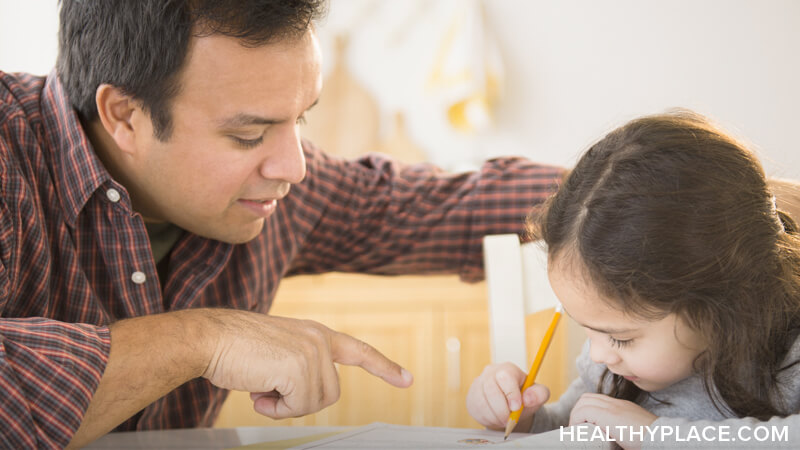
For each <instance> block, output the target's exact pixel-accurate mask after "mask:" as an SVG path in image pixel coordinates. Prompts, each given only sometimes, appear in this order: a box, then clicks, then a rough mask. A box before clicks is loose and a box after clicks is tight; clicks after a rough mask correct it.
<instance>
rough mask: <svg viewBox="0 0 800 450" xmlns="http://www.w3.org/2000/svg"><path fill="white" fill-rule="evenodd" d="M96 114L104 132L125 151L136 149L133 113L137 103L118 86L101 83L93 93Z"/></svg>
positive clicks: (129, 151)
mask: <svg viewBox="0 0 800 450" xmlns="http://www.w3.org/2000/svg"><path fill="white" fill-rule="evenodd" d="M95 102H96V104H97V115H98V116H99V118H100V122H101V123H102V124H103V128H104V129H105V130H106V133H108V135H109V136H110V137H111V139H113V140H114V142H115V143H116V144H117V147H119V149H120V150H122V151H123V152H125V153H133V152H134V151H135V150H136V130H135V128H134V126H133V115H134V113H135V112H136V110H137V109H139V107H138V103H137V102H136V101H135V100H133V99H132V98H131V97H130V96H129V95H127V94H125V93H123V92H122V90H121V89H119V88H118V87H115V86H112V85H110V84H101V85H100V86H99V87H98V88H97V92H96V94H95Z"/></svg>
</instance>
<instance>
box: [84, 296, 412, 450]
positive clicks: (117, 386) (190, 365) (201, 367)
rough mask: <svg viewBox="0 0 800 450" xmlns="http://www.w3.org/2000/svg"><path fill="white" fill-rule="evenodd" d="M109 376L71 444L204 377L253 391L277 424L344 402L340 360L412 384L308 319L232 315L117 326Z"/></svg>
mask: <svg viewBox="0 0 800 450" xmlns="http://www.w3.org/2000/svg"><path fill="white" fill-rule="evenodd" d="M109 328H110V330H111V352H110V353H109V356H108V363H107V364H106V368H105V371H104V372H103V377H102V378H101V379H100V384H99V385H98V386H97V389H96V390H95V392H94V396H93V397H92V400H91V402H90V404H89V408H88V409H87V410H86V414H85V415H84V416H83V420H82V421H81V426H80V427H79V428H78V430H77V431H76V432H75V435H74V436H73V437H72V441H71V442H70V447H82V446H84V445H86V444H88V443H89V442H91V441H93V440H94V439H97V438H98V437H99V436H101V435H103V434H105V433H108V432H109V431H111V430H112V429H113V428H114V427H115V426H117V425H119V424H120V423H122V422H123V421H124V420H126V419H128V418H129V417H131V416H132V415H134V414H136V412H137V411H140V410H141V409H142V408H145V407H146V406H147V405H149V404H151V403H153V402H154V401H156V400H158V399H159V398H161V397H163V396H164V395H166V394H167V393H169V392H170V391H171V390H173V389H175V388H177V387H178V386H180V385H182V384H184V383H186V382H187V381H189V380H192V379H194V378H197V377H205V378H208V379H209V380H210V381H211V382H212V383H214V384H215V385H217V386H219V387H222V388H227V389H237V390H243V391H250V392H261V393H262V394H256V395H254V401H255V409H256V411H258V412H260V413H262V414H265V415H267V416H270V417H273V418H282V417H294V416H301V415H304V414H309V413H313V412H315V411H319V410H320V409H322V408H324V407H326V406H328V405H330V404H332V403H333V402H335V401H336V399H337V398H338V397H339V378H338V375H337V374H336V368H335V366H334V363H341V364H348V365H355V366H361V367H363V368H364V369H366V370H367V371H368V372H370V373H372V374H373V375H376V376H379V377H381V378H383V379H384V380H386V381H387V382H388V383H389V384H392V385H394V386H398V387H407V386H410V385H411V383H412V377H411V374H410V373H408V371H406V370H405V369H403V368H401V367H400V366H399V365H397V364H396V363H394V362H392V361H391V360H390V359H388V358H386V357H385V356H383V355H382V354H381V353H380V352H378V351H377V350H375V349H374V348H372V347H370V346H369V345H367V344H365V343H364V342H361V341H359V340H358V339H355V338H353V337H350V336H348V335H346V334H342V333H337V332H335V331H333V330H330V329H329V328H327V327H325V326H323V325H321V324H319V323H316V322H311V321H308V320H295V319H287V318H282V317H272V316H268V315H265V314H258V313H254V312H248V311H237V310H229V309H187V310H182V311H175V312H170V313H164V314H154V315H149V316H142V317H136V318H133V319H126V320H121V321H119V322H116V323H114V324H112V325H111V326H110V327H109Z"/></svg>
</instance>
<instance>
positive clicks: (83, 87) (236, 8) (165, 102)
mask: <svg viewBox="0 0 800 450" xmlns="http://www.w3.org/2000/svg"><path fill="white" fill-rule="evenodd" d="M325 6H326V1H325V0H61V13H60V26H59V32H58V42H59V52H58V61H57V64H56V69H57V71H58V76H59V78H60V79H61V82H62V84H63V85H64V89H65V90H66V92H67V95H68V97H69V100H70V102H71V103H72V106H73V107H74V108H75V109H76V110H77V111H78V113H79V114H80V116H81V118H82V119H83V120H87V121H88V120H94V119H96V118H97V105H96V103H95V93H96V92H97V87H98V86H100V85H101V84H110V85H112V86H115V87H117V88H119V89H121V90H122V91H123V92H125V93H126V94H128V95H130V96H131V97H133V98H135V99H136V100H138V101H140V102H141V104H142V107H143V109H144V110H145V111H147V112H148V113H149V114H150V117H151V120H152V122H153V129H154V133H155V135H156V137H157V138H158V139H159V140H162V141H164V140H167V139H169V137H170V135H171V132H172V121H171V114H170V101H171V100H172V99H173V98H174V97H175V95H176V94H177V93H178V92H179V90H180V84H179V76H180V75H179V74H180V69H181V68H182V66H183V64H184V62H185V60H186V55H187V53H188V48H189V42H190V39H191V38H192V37H200V36H209V35H213V34H222V35H225V36H230V37H234V38H237V39H240V40H241V43H242V45H244V46H248V47H258V46H261V45H266V44H270V43H273V42H277V41H281V40H287V39H291V38H296V37H300V36H302V35H303V34H304V33H305V32H306V31H307V30H308V29H309V27H310V26H311V23H312V21H314V20H316V19H319V18H320V17H322V16H323V15H324V14H325Z"/></svg>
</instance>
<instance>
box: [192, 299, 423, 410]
mask: <svg viewBox="0 0 800 450" xmlns="http://www.w3.org/2000/svg"><path fill="white" fill-rule="evenodd" d="M209 311H210V312H211V314H210V316H209V318H210V322H211V323H212V324H214V325H213V326H212V328H213V329H215V330H216V332H215V333H212V334H211V336H214V342H213V343H211V346H210V348H211V349H212V352H211V357H210V359H209V364H208V367H207V368H206V370H205V372H204V373H203V375H202V376H203V377H204V378H207V379H208V380H209V381H210V382H211V383H213V384H214V385H216V386H218V387H221V388H225V389H233V390H238V391H247V392H251V398H252V399H253V402H254V408H255V410H256V412H258V413H260V414H263V415H265V416H268V417H271V418H273V419H282V418H286V417H299V416H303V415H306V414H310V413H314V412H316V411H319V410H321V409H323V408H325V407H327V406H330V405H331V404H333V403H334V402H336V400H338V399H339V376H338V374H337V372H336V367H335V365H334V363H340V364H347V365H351V366H360V367H362V368H364V369H365V370H366V371H367V372H369V373H371V374H373V375H375V376H378V377H380V378H382V379H383V380H385V381H386V382H387V383H389V384H391V385H393V386H397V387H408V386H410V385H411V383H412V381H413V379H412V376H411V374H410V373H409V372H408V371H406V370H405V369H403V368H402V367H400V366H399V365H398V364H397V363H395V362H393V361H391V360H390V359H388V358H387V357H385V356H384V355H383V354H381V353H380V352H379V351H377V350H376V349H375V348H373V347H372V346H370V345H369V344H367V343H365V342H362V341H360V340H358V339H356V338H353V337H351V336H348V335H346V334H343V333H339V332H336V331H333V330H331V329H329V328H328V327H326V326H324V325H322V324H319V323H317V322H313V321H310V320H297V319H290V318H285V317H274V316H268V315H264V314H256V313H251V312H246V311H236V310H209Z"/></svg>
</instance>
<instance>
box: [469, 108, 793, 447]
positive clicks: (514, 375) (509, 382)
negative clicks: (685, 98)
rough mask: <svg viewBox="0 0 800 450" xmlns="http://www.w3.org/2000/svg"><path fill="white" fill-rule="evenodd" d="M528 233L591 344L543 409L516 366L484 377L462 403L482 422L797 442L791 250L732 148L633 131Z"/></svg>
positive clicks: (715, 141) (758, 180)
mask: <svg viewBox="0 0 800 450" xmlns="http://www.w3.org/2000/svg"><path fill="white" fill-rule="evenodd" d="M530 230H531V233H532V236H533V237H534V238H536V239H541V240H542V241H543V242H544V243H545V244H546V245H547V251H548V273H549V277H550V282H551V285H552V287H553V290H554V292H555V293H556V295H557V296H558V298H559V299H560V300H561V302H562V304H563V306H564V309H565V311H566V312H567V313H568V314H569V315H570V316H571V317H572V319H573V320H575V321H576V322H577V323H578V324H580V325H581V326H583V327H584V328H585V329H586V332H587V334H588V342H587V345H586V346H585V347H584V351H583V353H582V354H581V355H580V356H579V357H578V360H577V365H578V370H579V372H580V377H579V378H578V379H576V380H575V381H574V382H573V383H572V384H571V386H570V387H569V389H568V390H567V392H565V393H564V395H563V396H562V397H561V398H560V399H559V400H558V401H557V402H555V403H553V404H549V405H545V406H542V405H543V404H544V403H545V402H546V401H547V399H548V397H549V392H548V390H547V388H545V387H544V386H541V385H534V386H532V387H531V388H530V389H528V390H526V392H524V393H520V385H521V384H522V382H523V380H524V378H525V373H524V372H523V370H522V369H520V368H518V367H516V366H513V365H512V364H510V363H505V364H496V365H491V366H489V367H487V368H486V369H485V370H484V372H483V373H482V374H481V376H480V377H478V378H477V379H476V380H475V381H474V382H473V384H472V386H471V388H470V391H469V394H468V396H467V409H468V410H469V412H470V414H471V415H472V416H473V417H474V418H475V419H476V420H477V421H478V422H479V423H481V424H482V425H484V426H487V427H489V428H492V429H497V430H502V429H503V428H504V427H505V425H506V421H507V419H508V415H509V412H510V411H512V410H515V409H517V408H519V406H520V404H523V405H524V409H523V412H522V416H521V419H520V422H519V424H518V425H517V427H516V429H515V431H530V432H540V431H546V430H551V429H557V428H559V426H561V425H563V426H567V425H571V424H579V423H584V422H590V423H594V424H597V425H599V426H601V428H603V429H605V427H609V430H610V431H611V437H613V438H614V439H616V440H618V441H620V442H619V444H621V445H622V446H623V447H625V448H631V447H633V448H635V447H638V446H640V445H642V442H641V441H644V444H648V443H654V442H653V441H652V440H651V441H650V442H648V440H649V439H650V438H649V436H647V435H645V436H644V438H640V437H638V436H635V435H631V433H625V430H621V429H619V428H616V427H617V426H620V427H629V428H628V429H632V430H634V431H637V432H638V431H639V429H640V428H639V427H640V426H657V425H661V426H662V427H672V429H673V431H676V430H677V428H676V427H679V428H682V429H683V430H684V432H686V431H688V430H689V428H690V427H691V426H695V427H699V429H701V430H702V429H703V427H706V426H713V427H717V428H714V429H712V430H717V429H718V428H719V427H720V426H721V425H725V426H726V427H727V429H729V430H730V436H728V438H730V437H733V439H734V440H733V441H723V439H722V438H720V436H719V435H718V434H713V435H712V434H706V435H703V436H702V437H701V439H700V442H698V441H695V442H689V444H693V445H697V444H698V443H699V444H703V442H702V441H707V442H708V444H709V445H716V446H720V445H722V446H727V445H728V443H729V442H730V443H732V444H736V438H737V436H738V435H737V433H736V430H739V429H740V428H742V427H744V426H748V427H750V429H754V428H756V427H757V426H760V425H768V426H772V425H780V427H778V429H779V430H780V429H782V427H783V426H788V427H787V431H788V435H787V436H786V438H788V439H789V440H790V441H792V442H793V444H792V445H796V444H797V443H798V442H800V441H797V440H796V439H800V416H795V417H788V418H786V417H787V416H790V415H792V414H796V413H798V412H800V364H797V363H798V360H800V340H799V339H798V332H800V239H798V235H797V234H796V231H797V228H796V225H795V223H794V222H793V221H792V220H791V219H790V218H789V217H788V216H787V215H785V214H784V213H782V212H781V211H778V210H777V209H776V207H775V199H774V197H773V195H772V193H771V192H770V191H769V189H768V187H767V184H766V181H765V177H764V173H763V170H762V168H761V166H760V165H759V163H758V162H757V160H756V159H755V157H754V156H753V155H752V154H751V153H750V152H749V151H748V150H746V149H745V148H744V147H743V146H742V145H741V144H739V143H738V142H736V141H735V140H734V139H732V138H731V137H730V136H728V135H726V134H724V133H723V132H721V131H720V130H718V129H716V128H714V127H713V126H712V125H711V124H710V123H709V122H708V121H707V120H706V119H704V118H703V117H701V116H699V115H696V114H694V113H691V112H686V111H680V112H674V113H670V114H664V115H657V116H651V117H644V118H640V119H637V120H634V121H632V122H630V123H628V124H626V125H624V126H623V127H621V128H618V129H617V130H615V131H613V132H612V133H610V134H609V135H607V136H606V137H605V138H604V139H602V140H601V141H600V142H598V143H597V144H595V145H594V146H593V147H592V148H590V149H589V151H588V152H586V154H584V155H583V157H582V158H581V159H580V161H579V162H578V164H577V165H576V166H575V169H574V170H573V171H572V172H571V173H570V174H569V176H568V178H567V179H566V180H565V182H564V184H563V186H562V187H561V188H560V190H559V191H558V193H557V194H555V195H554V196H553V197H552V198H551V199H550V201H549V203H548V204H547V205H546V206H545V210H544V211H543V212H542V213H541V214H539V215H538V216H537V217H535V218H532V219H531V223H530ZM724 419H729V420H724ZM710 421H713V422H710ZM720 421H721V422H720ZM765 421H768V422H765ZM714 433H716V431H714ZM762 434H763V433H762ZM747 436H748V435H747V434H742V435H741V436H740V437H741V438H746V437H747ZM749 436H751V437H752V433H751V434H750V435H749ZM757 437H760V435H759V436H757ZM662 439H664V440H670V439H680V437H679V436H675V435H673V436H666V437H665V436H662V435H661V434H659V435H657V437H656V438H655V443H660V442H661V440H662ZM712 439H713V440H712ZM777 439H780V436H779V437H778V438H777ZM755 443H759V444H761V445H764V444H765V442H759V441H757V440H756V439H755V438H752V439H751V440H750V441H747V442H742V441H741V439H740V440H739V444H742V445H745V446H748V447H749V446H753V445H754V444H755ZM776 443H779V444H780V443H781V442H775V440H774V438H773V440H772V441H767V442H766V444H769V445H774V444H776ZM782 444H783V445H790V444H789V443H787V442H785V441H784V442H782ZM681 445H682V446H685V445H686V443H682V444H681Z"/></svg>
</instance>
